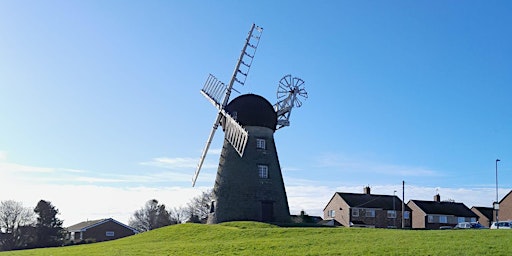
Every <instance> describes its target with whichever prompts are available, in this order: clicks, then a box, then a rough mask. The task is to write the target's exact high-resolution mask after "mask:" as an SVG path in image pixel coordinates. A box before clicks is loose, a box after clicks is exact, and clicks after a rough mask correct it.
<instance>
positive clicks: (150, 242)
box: [0, 222, 512, 256]
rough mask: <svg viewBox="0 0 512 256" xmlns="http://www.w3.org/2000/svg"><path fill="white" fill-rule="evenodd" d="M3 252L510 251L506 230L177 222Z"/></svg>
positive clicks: (511, 238)
mask: <svg viewBox="0 0 512 256" xmlns="http://www.w3.org/2000/svg"><path fill="white" fill-rule="evenodd" d="M6 255H14V256H22V255H55V256H58V255H66V256H67V255H123V256H124V255H512V230H390V229H364V228H282V227H277V226H273V225H269V224H263V223H257V222H231V223H225V224H219V225H201V224H180V225H174V226H169V227H164V228H160V229H156V230H153V231H150V232H145V233H142V234H138V235H135V236H130V237H126V238H123V239H118V240H114V241H110V242H102V243H95V244H87V245H75V246H68V247H60V248H47V249H36V250H23V251H11V252H4V253H0V256H6Z"/></svg>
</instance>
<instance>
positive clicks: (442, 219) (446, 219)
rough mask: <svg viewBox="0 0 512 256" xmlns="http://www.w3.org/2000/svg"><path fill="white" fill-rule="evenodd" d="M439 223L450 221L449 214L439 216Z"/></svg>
mask: <svg viewBox="0 0 512 256" xmlns="http://www.w3.org/2000/svg"><path fill="white" fill-rule="evenodd" d="M439 223H448V217H447V216H439Z"/></svg>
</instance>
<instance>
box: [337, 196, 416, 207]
mask: <svg viewBox="0 0 512 256" xmlns="http://www.w3.org/2000/svg"><path fill="white" fill-rule="evenodd" d="M336 194H337V195H339V196H340V197H341V198H342V199H343V200H344V201H345V202H346V203H347V204H348V205H349V206H350V207H358V208H378V209H383V210H393V209H395V210H401V209H402V200H400V198H399V197H398V196H390V195H375V194H357V193H341V192H336ZM393 198H394V200H393ZM393 203H394V206H393ZM404 206H405V210H406V211H411V209H410V208H409V207H408V206H407V205H404Z"/></svg>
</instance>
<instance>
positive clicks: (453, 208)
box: [411, 200, 478, 217]
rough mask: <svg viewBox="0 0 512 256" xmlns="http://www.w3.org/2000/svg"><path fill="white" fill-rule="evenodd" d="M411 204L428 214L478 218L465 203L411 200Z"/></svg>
mask: <svg viewBox="0 0 512 256" xmlns="http://www.w3.org/2000/svg"><path fill="white" fill-rule="evenodd" d="M411 202H414V203H415V204H416V205H417V206H418V207H419V208H420V209H421V210H422V211H423V212H425V213H426V214H442V215H454V216H458V217H478V216H477V215H476V214H475V213H474V212H473V211H471V210H470V209H469V208H468V207H467V206H466V205H464V204H463V203H455V202H446V201H441V202H436V201H422V200H411Z"/></svg>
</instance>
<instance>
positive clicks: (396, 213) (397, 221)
mask: <svg viewBox="0 0 512 256" xmlns="http://www.w3.org/2000/svg"><path fill="white" fill-rule="evenodd" d="M410 212H411V209H410V208H409V207H407V206H405V210H404V214H403V216H404V224H405V225H404V226H405V227H406V228H410V227H411V218H410V217H411V215H410ZM330 219H332V220H334V221H336V222H337V223H339V224H341V225H342V226H345V227H371V228H396V227H402V200H400V198H398V197H397V196H394V195H393V196H391V195H375V194H371V193H370V187H365V188H364V193H363V194H357V193H342V192H336V193H334V195H333V196H332V198H331V200H330V201H329V202H328V203H327V205H326V206H325V208H324V220H330Z"/></svg>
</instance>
